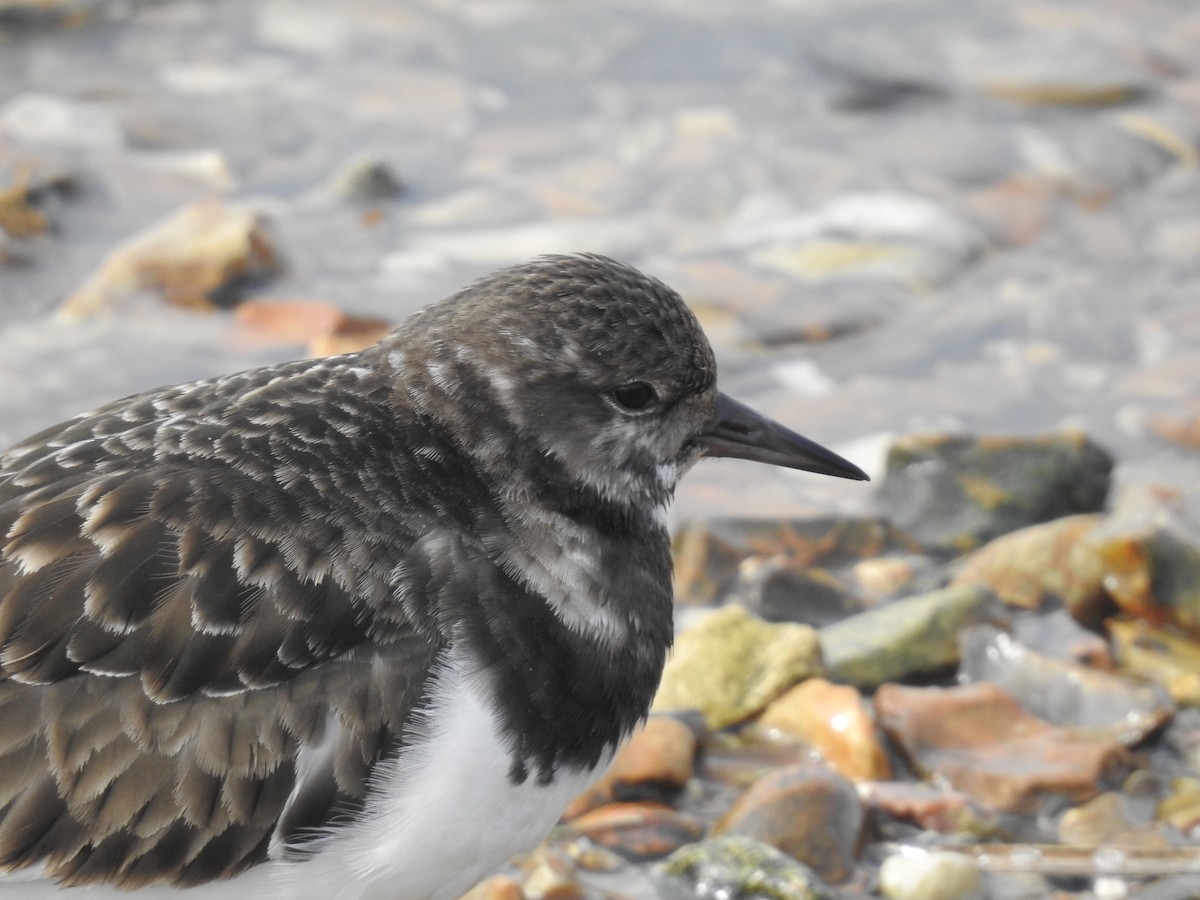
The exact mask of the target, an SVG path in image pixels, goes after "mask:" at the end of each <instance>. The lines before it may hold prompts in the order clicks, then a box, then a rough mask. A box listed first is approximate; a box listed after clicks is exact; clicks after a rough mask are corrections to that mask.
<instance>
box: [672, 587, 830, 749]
mask: <svg viewBox="0 0 1200 900" xmlns="http://www.w3.org/2000/svg"><path fill="white" fill-rule="evenodd" d="M820 669H821V650H820V646H819V644H818V641H817V633H816V631H814V630H813V629H811V628H808V627H807V626H804V625H792V624H770V623H768V622H764V621H762V620H761V619H758V618H756V617H755V616H753V615H751V614H750V613H749V612H747V611H746V610H745V609H743V608H742V607H740V606H727V607H724V608H722V609H719V610H717V611H715V612H713V613H711V614H709V615H708V616H706V617H705V618H703V619H701V620H700V621H699V622H698V623H697V624H696V625H694V626H692V627H691V628H689V629H688V630H686V631H684V632H683V634H681V635H679V637H678V638H677V639H676V641H675V649H674V651H673V652H672V655H671V657H670V659H668V661H667V666H666V670H665V671H664V672H663V678H662V683H661V684H660V686H659V689H658V694H657V695H656V696H655V698H654V710H656V711H660V712H666V711H669V710H687V709H697V710H700V712H702V713H703V714H704V717H705V720H706V722H707V723H708V726H709V727H710V728H714V729H716V728H723V727H725V726H727V725H732V724H733V723H735V722H741V721H744V720H745V719H748V718H750V717H751V716H753V715H754V714H755V713H757V712H759V711H761V710H762V709H763V708H764V707H766V705H767V704H768V703H770V702H771V701H772V700H774V699H775V698H776V697H778V696H779V695H780V694H782V693H783V692H784V691H786V690H787V689H788V688H790V687H791V686H792V685H794V684H797V683H799V682H800V681H803V680H804V679H805V678H807V677H809V676H810V675H814V674H817V673H818V672H819V671H820Z"/></svg>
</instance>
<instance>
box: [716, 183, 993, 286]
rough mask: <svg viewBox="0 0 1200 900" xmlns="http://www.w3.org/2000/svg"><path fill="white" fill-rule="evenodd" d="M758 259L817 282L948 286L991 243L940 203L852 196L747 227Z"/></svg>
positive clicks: (742, 241)
mask: <svg viewBox="0 0 1200 900" xmlns="http://www.w3.org/2000/svg"><path fill="white" fill-rule="evenodd" d="M737 241H738V243H739V245H744V246H747V247H748V248H749V256H750V259H751V260H752V261H753V262H754V263H756V264H757V265H760V266H764V267H766V268H770V269H778V270H780V271H783V272H787V273H790V274H793V275H797V276H799V277H801V278H803V279H807V280H814V281H825V280H836V279H845V278H852V279H856V280H859V279H865V280H883V281H891V282H897V283H900V284H903V285H906V286H908V287H910V288H913V289H917V290H928V289H931V288H933V287H936V286H938V285H941V284H944V283H945V282H946V281H947V280H949V279H950V278H951V277H953V276H954V275H956V274H958V273H959V272H960V271H961V270H962V269H963V268H964V267H965V266H966V265H968V264H969V263H970V262H971V261H972V260H973V259H974V258H975V257H976V256H978V255H979V254H980V253H981V252H983V249H984V247H985V246H986V240H985V236H984V234H983V233H982V232H981V231H980V230H979V229H978V228H977V227H976V226H975V225H974V224H973V223H971V222H969V221H968V220H966V219H960V218H958V217H956V216H954V215H952V214H951V213H949V212H947V211H946V210H945V209H943V208H941V207H940V206H938V205H937V204H936V203H934V202H932V201H930V200H928V199H926V198H923V197H917V196H912V195H904V194H849V195H846V196H843V197H840V198H838V199H836V200H834V201H832V202H831V203H829V204H828V205H827V206H825V207H824V208H822V209H819V210H817V211H815V212H813V213H810V214H807V215H804V214H802V215H798V216H795V217H792V218H788V219H782V220H774V221H770V220H769V221H764V222H759V223H757V224H755V225H753V226H752V227H747V228H742V229H739V232H738V237H737Z"/></svg>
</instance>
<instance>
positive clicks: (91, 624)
mask: <svg viewBox="0 0 1200 900" xmlns="http://www.w3.org/2000/svg"><path fill="white" fill-rule="evenodd" d="M264 381H265V382H266V383H265V384H264V383H263V382H264ZM385 387H386V386H385V385H383V383H382V382H381V381H379V382H378V383H376V382H374V381H372V378H371V373H369V372H368V371H367V370H365V369H362V368H358V367H353V366H351V365H349V363H348V362H347V361H345V360H333V361H322V362H315V363H314V362H305V363H296V364H290V365H285V366H280V367H276V368H275V369H274V370H270V371H269V372H268V374H267V375H266V376H264V374H263V373H262V372H259V373H255V376H254V377H253V380H252V379H251V378H250V377H248V376H233V377H231V378H227V379H218V380H215V381H210V382H205V383H202V384H197V385H187V386H183V387H180V388H171V389H164V390H162V391H158V392H155V393H153V394H148V395H140V396H138V397H134V398H130V399H128V400H126V401H121V402H118V403H115V404H112V405H110V406H109V407H107V408H105V409H103V410H100V411H98V412H96V413H94V414H92V415H90V416H87V417H84V418H80V419H76V420H74V421H72V422H68V423H66V424H64V425H62V426H59V427H58V428H56V429H51V430H49V431H47V432H43V433H42V434H40V435H37V436H35V437H34V438H31V439H30V440H28V441H26V442H25V443H24V444H21V445H18V446H17V447H15V448H13V449H12V450H10V451H8V452H7V453H6V454H5V455H4V456H3V457H2V459H0V464H2V466H3V475H2V477H0V533H2V534H3V535H4V541H3V546H2V547H0V673H2V677H0V866H18V865H22V864H26V863H30V862H38V863H40V864H41V865H42V866H43V867H44V868H45V870H46V872H47V874H49V875H50V876H52V877H54V878H56V879H60V880H62V881H64V882H65V883H70V884H74V883H85V882H89V881H92V880H97V879H102V880H107V881H115V882H116V883H118V884H121V885H123V886H127V887H128V886H135V885H138V884H143V883H147V882H150V881H154V880H160V879H165V880H167V881H170V882H172V883H176V884H181V885H182V884H190V883H194V882H199V881H205V880H209V879H211V878H213V877H219V876H220V875H223V874H228V873H231V872H234V871H237V870H238V869H239V868H242V867H244V866H246V865H248V864H252V863H254V862H257V861H259V860H261V859H262V858H263V857H264V855H265V848H266V846H267V843H268V841H269V840H270V838H271V836H272V833H273V832H274V830H275V828H276V824H277V823H278V822H279V821H280V819H281V817H282V818H283V819H284V825H283V827H282V829H281V832H280V833H281V834H282V835H283V836H284V837H285V838H290V839H295V838H297V837H298V836H302V834H303V831H304V829H311V828H316V827H319V826H321V825H322V824H324V823H326V822H327V821H328V820H329V819H330V818H331V817H332V816H334V815H337V814H339V813H344V812H349V811H352V810H353V809H354V808H355V805H356V804H358V803H360V802H361V800H362V798H363V796H364V792H365V789H366V784H367V777H368V774H369V770H370V766H371V765H372V764H373V763H374V762H375V761H376V760H378V759H379V758H380V757H381V756H382V755H383V754H384V752H385V751H386V750H387V749H388V747H389V744H390V743H392V744H394V743H395V742H397V741H399V740H400V736H401V726H402V724H403V719H404V716H405V715H406V713H407V711H408V710H409V709H410V708H411V707H412V705H413V703H414V702H416V700H417V699H418V697H419V696H420V692H421V690H422V687H423V683H424V678H425V674H426V670H427V669H428V667H429V665H430V663H431V661H432V659H433V657H434V654H435V652H436V649H437V647H438V646H439V644H440V640H441V638H440V636H439V635H438V634H437V633H436V632H432V633H431V632H428V631H427V632H426V633H424V634H421V633H419V632H418V631H417V630H416V628H415V627H414V626H413V625H412V624H410V623H409V622H408V621H407V620H405V619H403V618H398V617H397V616H396V615H395V613H394V611H389V612H387V613H386V614H379V613H378V608H379V606H380V604H381V602H382V600H383V599H384V598H386V597H388V596H390V595H391V593H392V590H393V587H392V585H391V579H392V575H393V573H392V568H393V567H394V566H395V564H396V563H397V562H398V561H399V559H400V558H401V557H402V555H403V551H404V549H405V547H406V546H407V545H409V544H411V543H412V538H413V535H412V534H410V533H408V532H407V531H405V529H404V528H403V527H399V528H397V527H396V526H395V525H392V524H390V523H384V522H383V521H382V516H384V515H385V514H386V513H387V511H386V510H385V509H382V508H381V506H380V504H378V503H376V504H373V505H371V506H370V507H367V508H356V507H355V506H354V505H353V504H351V503H348V502H347V501H346V498H345V488H346V486H345V485H344V484H341V483H339V478H338V476H336V475H335V474H334V473H332V472H331V471H330V463H331V462H332V461H336V460H338V459H347V458H358V459H363V458H367V459H370V458H372V456H374V457H375V458H376V459H377V460H379V461H380V465H381V468H382V469H383V470H384V471H383V472H382V474H380V475H378V476H376V477H377V478H379V479H381V480H382V481H385V482H389V481H390V482H393V483H390V484H388V485H387V486H388V487H389V488H390V493H389V495H388V502H391V503H394V504H395V505H396V507H397V510H398V511H399V512H402V513H403V514H402V515H397V516H396V519H397V520H398V521H404V522H408V523H410V525H411V526H412V528H413V530H414V531H415V532H417V533H420V532H424V531H428V530H429V525H428V524H426V523H425V522H423V521H422V517H421V515H420V511H421V508H422V506H423V505H426V506H427V505H428V504H427V503H424V502H423V501H422V500H421V499H420V496H419V495H420V494H421V490H420V488H419V487H418V488H416V489H413V488H411V487H408V488H406V487H404V486H403V484H402V482H404V481H405V480H406V479H407V478H408V477H409V476H412V475H415V474H417V473H416V472H415V471H413V470H414V469H416V468H418V467H417V466H408V465H406V463H405V461H404V459H403V458H399V459H396V458H394V457H393V453H394V450H395V447H394V446H393V445H391V442H390V440H389V439H388V438H387V437H386V435H387V434H388V433H389V432H388V430H386V429H383V428H380V429H378V430H377V431H374V432H373V431H371V429H370V428H369V427H368V426H369V424H370V419H371V418H372V416H375V417H378V416H380V415H382V414H394V410H392V411H389V410H386V409H385V408H384V407H383V406H382V405H381V404H380V402H379V401H380V399H381V398H383V397H386V389H385ZM334 398H340V402H338V403H334V402H331V401H333V399H334ZM351 398H354V402H351ZM306 401H307V402H306ZM281 403H282V404H285V405H281ZM318 408H320V409H321V410H322V413H323V414H322V415H318V414H317V412H316V410H317V409H318ZM231 418H236V419H237V421H238V422H239V424H240V429H241V430H240V431H239V432H238V433H237V434H236V435H231V434H230V430H229V429H228V427H227V426H226V423H227V422H228V421H229V420H230V419H231ZM381 435H383V437H382V438H381V437H380V436H381ZM417 445H418V446H419V443H418V444H417ZM385 455H386V457H387V458H386V459H383V457H384V456H385ZM420 483H421V482H420V480H418V482H417V484H418V485H419V484H420ZM426 483H428V482H426ZM359 490H360V491H361V488H360V489H359ZM409 495H411V496H413V498H414V499H415V500H416V502H415V503H414V504H413V508H412V509H411V510H410V509H407V508H405V498H406V497H407V496H409ZM414 512H415V513H416V515H413V513H414ZM385 524H386V525H387V537H386V541H387V542H388V543H389V546H388V547H387V549H388V552H387V553H386V554H382V555H380V554H375V553H372V552H371V550H372V548H373V547H375V546H379V545H381V544H383V543H384V542H385V538H384V537H383V532H384V530H385ZM446 524H447V522H446V520H443V521H442V525H443V526H445V525H446ZM451 524H452V523H451ZM298 525H299V526H301V527H297V526H298ZM327 740H328V741H333V742H334V743H335V745H336V752H335V753H333V754H332V756H331V757H330V760H331V761H330V764H329V765H328V767H327V769H326V770H312V771H309V772H307V773H306V774H305V778H306V779H307V781H306V783H305V784H304V785H302V786H301V788H300V789H299V790H297V791H296V796H295V797H294V798H293V799H292V801H291V805H290V807H289V806H288V803H289V797H291V796H292V794H293V791H294V790H295V789H297V774H296V757H297V754H298V753H299V752H300V749H301V748H303V747H304V746H311V745H318V744H321V743H322V742H323V741H327ZM289 823H290V824H289Z"/></svg>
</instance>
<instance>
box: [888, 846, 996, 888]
mask: <svg viewBox="0 0 1200 900" xmlns="http://www.w3.org/2000/svg"><path fill="white" fill-rule="evenodd" d="M879 889H880V891H881V892H882V893H883V895H884V896H885V897H890V898H891V900H980V898H982V897H983V895H984V885H983V877H982V875H981V874H980V872H979V866H978V865H977V864H976V863H975V861H974V860H973V859H970V858H968V857H966V856H963V855H962V854H961V853H946V852H936V851H935V852H925V851H922V850H912V851H904V852H901V853H896V854H893V855H892V856H889V857H888V858H887V859H885V860H884V861H883V865H882V866H881V867H880V870H879Z"/></svg>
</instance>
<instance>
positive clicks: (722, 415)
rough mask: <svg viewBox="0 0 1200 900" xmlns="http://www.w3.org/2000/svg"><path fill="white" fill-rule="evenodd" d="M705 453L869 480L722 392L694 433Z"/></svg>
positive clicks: (858, 479)
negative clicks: (709, 420) (710, 417)
mask: <svg viewBox="0 0 1200 900" xmlns="http://www.w3.org/2000/svg"><path fill="white" fill-rule="evenodd" d="M696 443H698V444H699V445H700V446H701V447H703V448H704V452H705V454H706V455H707V456H730V457H733V458H735V459H752V460H754V461H755V462H761V463H767V464H768V465H771V466H786V467H787V468H789V469H803V470H804V471H806V472H819V473H820V474H822V475H835V476H837V477H838V478H853V479H854V480H855V481H869V480H870V479H869V478H867V473H866V472H864V471H863V470H862V469H860V468H859V467H858V466H856V465H854V463H852V462H848V461H847V460H844V459H842V458H841V457H840V456H838V455H837V454H836V453H834V452H833V451H831V450H826V449H825V448H824V447H822V446H821V445H820V444H818V443H815V442H814V441H810V440H809V439H808V438H806V437H801V436H800V435H798V434H796V432H794V431H792V430H791V429H790V428H784V427H783V426H782V425H780V424H779V423H778V422H776V421H774V420H772V419H768V418H767V417H766V416H764V415H762V414H761V413H758V412H755V411H754V410H752V409H751V408H750V407H748V406H746V404H744V403H738V401H736V400H734V399H733V398H732V397H728V396H726V395H725V394H718V395H717V414H716V417H715V420H714V422H713V424H712V425H711V426H710V427H709V429H708V430H707V431H705V432H704V433H702V434H700V435H699V436H697V437H696Z"/></svg>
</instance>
